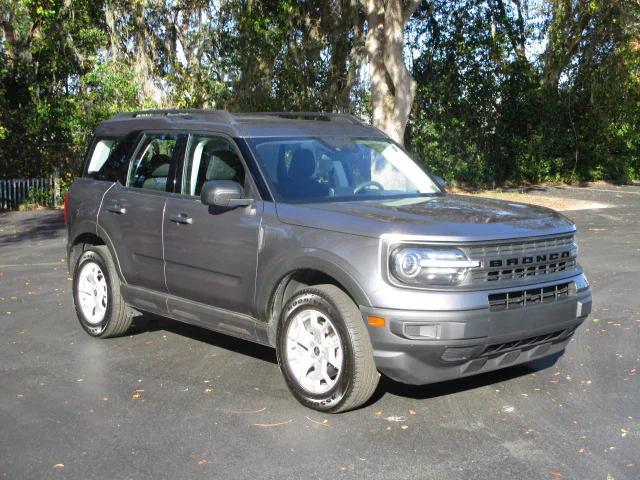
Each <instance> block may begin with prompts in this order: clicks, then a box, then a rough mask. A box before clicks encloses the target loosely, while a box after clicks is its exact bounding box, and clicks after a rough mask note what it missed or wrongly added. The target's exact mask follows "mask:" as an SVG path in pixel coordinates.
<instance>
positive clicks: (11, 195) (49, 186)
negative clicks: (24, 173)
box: [0, 175, 60, 210]
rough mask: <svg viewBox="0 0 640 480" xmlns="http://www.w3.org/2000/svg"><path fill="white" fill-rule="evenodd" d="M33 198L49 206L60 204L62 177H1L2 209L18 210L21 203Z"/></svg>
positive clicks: (0, 204)
mask: <svg viewBox="0 0 640 480" xmlns="http://www.w3.org/2000/svg"><path fill="white" fill-rule="evenodd" d="M30 192H31V197H32V199H37V200H38V201H39V203H44V204H46V206H47V207H57V206H58V205H60V179H59V177H58V176H57V175H53V176H52V177H49V178H0V210H17V209H18V208H19V207H20V204H22V203H25V202H26V201H27V200H28V199H29V194H30Z"/></svg>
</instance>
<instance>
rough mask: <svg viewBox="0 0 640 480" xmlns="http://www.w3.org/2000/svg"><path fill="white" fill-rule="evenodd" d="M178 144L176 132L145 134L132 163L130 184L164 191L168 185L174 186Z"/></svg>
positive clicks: (134, 186)
mask: <svg viewBox="0 0 640 480" xmlns="http://www.w3.org/2000/svg"><path fill="white" fill-rule="evenodd" d="M177 144H178V135H175V134H163V133H160V134H147V135H145V136H144V138H143V139H142V142H141V143H140V146H139V147H138V149H137V151H136V153H135V156H134V158H133V162H132V163H131V170H130V172H129V181H128V183H127V184H128V186H129V187H133V188H144V189H148V190H158V191H162V192H164V191H167V186H170V188H172V187H173V184H172V180H173V179H174V177H175V167H176V153H177V149H176V145H177Z"/></svg>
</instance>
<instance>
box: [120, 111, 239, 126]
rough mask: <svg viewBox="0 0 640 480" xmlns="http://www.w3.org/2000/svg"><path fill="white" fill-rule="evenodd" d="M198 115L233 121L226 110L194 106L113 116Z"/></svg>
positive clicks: (210, 118)
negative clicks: (195, 107) (196, 107)
mask: <svg viewBox="0 0 640 480" xmlns="http://www.w3.org/2000/svg"><path fill="white" fill-rule="evenodd" d="M155 116H164V117H172V116H176V117H178V116H179V117H191V118H195V117H200V118H206V119H209V120H221V121H223V122H228V123H235V121H236V119H235V117H234V116H233V115H232V114H231V113H229V112H227V111H226V110H205V109H194V108H170V109H155V110H138V111H135V112H124V113H120V114H118V115H116V117H115V118H140V117H155Z"/></svg>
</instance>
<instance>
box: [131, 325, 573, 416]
mask: <svg viewBox="0 0 640 480" xmlns="http://www.w3.org/2000/svg"><path fill="white" fill-rule="evenodd" d="M159 330H164V331H167V332H171V333H175V334H176V335H181V336H184V337H187V338H190V339H192V340H195V341H198V342H203V343H207V344H209V345H211V346H214V347H218V348H222V349H225V350H228V351H231V352H234V353H238V354H240V355H247V356H249V357H252V358H255V359H257V360H261V361H263V362H269V363H272V364H274V365H277V363H278V362H277V359H276V352H275V349H273V348H271V347H266V346H264V345H259V344H257V343H253V342H250V341H248V340H243V339H239V338H236V337H232V336H230V335H226V334H224V333H218V332H212V331H210V330H206V329H204V328H200V327H196V326H192V325H187V324H184V323H181V322H178V321H174V320H171V319H168V318H164V317H160V316H156V315H151V314H147V313H145V314H143V315H141V316H138V317H136V318H135V320H134V322H133V324H132V326H131V330H130V332H129V333H130V334H133V335H135V334H139V333H143V332H153V331H159ZM558 358H560V354H556V355H552V356H550V357H546V358H542V359H538V360H535V361H533V362H531V363H528V364H526V365H517V366H513V367H507V368H503V369H500V370H495V371H493V372H487V373H482V374H478V375H472V376H470V377H465V378H459V379H456V380H449V381H446V382H440V383H433V384H429V385H406V384H404V383H400V382H397V381H395V380H392V379H391V378H389V377H387V376H385V375H382V376H381V377H380V383H379V384H378V388H377V389H376V391H375V393H374V394H373V396H372V397H371V399H369V401H368V402H367V403H366V404H365V405H363V408H365V407H367V406H369V405H372V404H374V403H376V402H378V401H379V400H380V399H381V398H382V397H384V396H385V395H388V394H389V395H395V396H399V397H405V398H411V399H415V400H428V399H430V398H437V397H441V396H447V395H451V394H455V393H460V392H465V391H469V390H474V389H476V388H482V387H486V386H489V385H495V384H499V383H503V382H507V381H509V380H513V379H515V378H518V377H523V376H525V375H529V374H531V373H534V372H537V371H540V370H544V369H547V368H549V367H551V366H553V365H554V364H555V363H556V362H557V361H558Z"/></svg>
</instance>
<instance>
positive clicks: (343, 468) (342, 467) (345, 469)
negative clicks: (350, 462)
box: [338, 465, 349, 472]
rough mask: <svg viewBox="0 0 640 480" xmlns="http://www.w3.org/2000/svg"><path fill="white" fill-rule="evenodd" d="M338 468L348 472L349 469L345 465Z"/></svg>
mask: <svg viewBox="0 0 640 480" xmlns="http://www.w3.org/2000/svg"><path fill="white" fill-rule="evenodd" d="M338 470H340V471H341V472H346V471H347V470H349V469H348V468H347V467H345V466H344V465H343V466H341V467H340V468H339V469H338Z"/></svg>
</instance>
